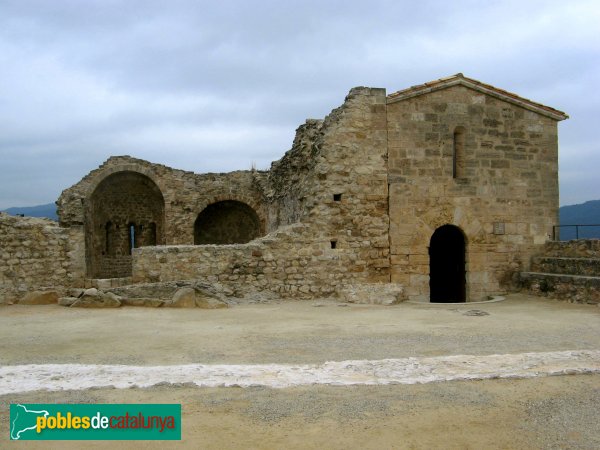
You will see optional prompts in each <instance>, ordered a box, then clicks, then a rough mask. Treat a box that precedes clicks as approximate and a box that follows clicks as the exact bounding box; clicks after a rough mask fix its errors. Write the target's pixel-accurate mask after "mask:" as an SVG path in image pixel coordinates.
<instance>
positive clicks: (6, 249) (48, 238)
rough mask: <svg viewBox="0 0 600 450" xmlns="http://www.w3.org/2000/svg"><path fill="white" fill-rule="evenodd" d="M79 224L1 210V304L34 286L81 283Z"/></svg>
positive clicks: (81, 253)
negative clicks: (63, 224)
mask: <svg viewBox="0 0 600 450" xmlns="http://www.w3.org/2000/svg"><path fill="white" fill-rule="evenodd" d="M83 254H84V236H83V230H82V228H81V227H71V228H61V227H59V226H58V224H57V223H56V222H54V221H52V220H49V219H37V218H31V217H14V216H9V215H7V214H4V213H0V303H12V302H15V301H17V300H19V299H20V298H21V297H22V296H23V295H24V294H26V293H27V292H29V291H32V290H35V289H52V290H58V291H64V289H65V288H68V287H72V286H80V285H81V284H82V282H83V277H84V267H83V266H82V262H83Z"/></svg>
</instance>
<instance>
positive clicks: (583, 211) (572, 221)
mask: <svg viewBox="0 0 600 450" xmlns="http://www.w3.org/2000/svg"><path fill="white" fill-rule="evenodd" d="M558 213H559V217H560V224H561V225H585V224H588V225H593V224H596V225H598V224H600V200H590V201H589V202H585V203H582V204H580V205H569V206H563V207H561V208H560V209H559V212H558ZM579 238H580V239H581V238H598V239H600V226H597V227H580V228H579ZM560 239H561V240H562V241H566V240H569V239H575V227H563V228H561V230H560Z"/></svg>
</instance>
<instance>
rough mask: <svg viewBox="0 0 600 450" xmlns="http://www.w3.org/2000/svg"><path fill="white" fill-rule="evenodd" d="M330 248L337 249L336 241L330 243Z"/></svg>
mask: <svg viewBox="0 0 600 450" xmlns="http://www.w3.org/2000/svg"><path fill="white" fill-rule="evenodd" d="M331 248H332V249H336V248H337V241H335V240H334V241H331Z"/></svg>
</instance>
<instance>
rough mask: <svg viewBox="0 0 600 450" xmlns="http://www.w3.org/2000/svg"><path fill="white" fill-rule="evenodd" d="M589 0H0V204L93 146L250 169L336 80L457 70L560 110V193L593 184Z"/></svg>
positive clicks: (599, 108)
mask: <svg viewBox="0 0 600 450" xmlns="http://www.w3.org/2000/svg"><path fill="white" fill-rule="evenodd" d="M599 24H600V2H598V0H589V1H586V0H569V1H564V0H562V1H552V0H543V1H537V0H515V1H512V0H510V1H494V0H487V1H460V0H458V1H453V2H448V1H430V0H420V1H404V0H395V1H378V0H371V1H369V2H366V1H355V0H345V1H327V0H320V1H281V0H279V1H260V2H259V1H227V0H220V1H218V2H204V1H194V0H169V1H151V0H146V1H135V0H123V1H119V0H14V1H12V0H0V209H3V208H7V207H10V206H29V205H36V204H42V203H49V202H53V201H55V200H56V198H57V197H58V195H59V194H60V192H61V191H62V190H63V189H65V188H67V187H69V186H70V185H72V184H73V183H75V182H77V181H78V180H79V179H80V178H81V177H82V176H84V175H85V174H87V172H89V171H90V170H92V169H94V168H96V167H97V166H98V165H100V164H101V163H102V162H103V161H104V160H106V159H107V158H108V157H109V156H110V155H124V154H128V155H132V156H135V157H138V158H143V159H147V160H150V161H152V162H157V163H162V164H166V165H169V166H171V167H175V168H181V169H185V170H193V171H195V172H207V171H219V172H223V171H230V170H235V169H249V168H250V167H251V165H252V163H253V162H255V163H256V165H257V167H258V168H260V169H266V168H268V167H269V165H270V162H271V161H273V160H276V159H278V158H280V157H281V156H282V155H283V153H284V152H285V151H286V150H288V149H289V148H290V146H291V143H292V139H293V136H294V131H295V129H296V128H297V127H298V126H299V125H300V124H301V123H303V122H304V120H305V119H306V118H309V117H310V118H322V117H324V116H325V115H326V114H328V113H329V111H330V110H331V109H333V108H335V107H337V106H339V105H340V104H341V103H342V102H343V100H344V97H345V95H346V94H347V93H348V91H349V90H350V88H352V87H353V86H372V87H385V88H387V90H388V93H391V92H394V91H396V90H400V89H404V88H406V87H409V86H412V85H415V84H420V83H423V82H426V81H430V80H434V79H437V78H440V77H444V76H448V75H451V74H455V73H457V72H463V73H464V74H465V75H466V76H468V77H472V78H476V79H478V80H480V81H483V82H486V83H490V84H492V85H494V86H496V87H499V88H503V89H506V90H509V91H512V92H515V93H517V94H519V95H521V96H523V97H527V98H530V99H532V100H534V101H538V102H541V103H544V104H546V105H549V106H552V107H554V108H557V109H560V110H562V111H565V112H566V113H568V114H569V115H570V116H571V119H569V120H567V121H564V122H561V123H560V124H559V139H560V187H561V199H560V202H561V205H562V204H572V203H580V202H583V201H586V200H592V199H599V198H600V173H599V168H600V139H598V128H600V123H599V121H598V117H599V112H600V93H599V90H598V89H597V88H596V86H597V84H598V82H599V81H600V28H599V27H600V25H599Z"/></svg>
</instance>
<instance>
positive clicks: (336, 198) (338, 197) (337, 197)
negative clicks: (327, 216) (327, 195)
mask: <svg viewBox="0 0 600 450" xmlns="http://www.w3.org/2000/svg"><path fill="white" fill-rule="evenodd" d="M333 201H334V202H341V201H342V194H333Z"/></svg>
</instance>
